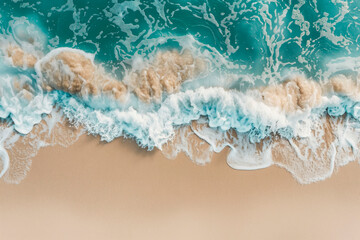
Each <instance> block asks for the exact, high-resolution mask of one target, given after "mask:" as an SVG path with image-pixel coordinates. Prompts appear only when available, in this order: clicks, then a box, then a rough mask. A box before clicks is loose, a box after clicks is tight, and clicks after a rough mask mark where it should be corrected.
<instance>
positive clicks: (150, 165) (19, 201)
mask: <svg viewBox="0 0 360 240" xmlns="http://www.w3.org/2000/svg"><path fill="white" fill-rule="evenodd" d="M225 156H226V154H225V153H224V152H222V153H220V154H218V155H216V156H215V158H214V159H213V161H212V162H211V163H210V164H208V165H206V166H197V165H195V164H194V163H192V162H191V161H189V160H188V159H187V158H186V157H185V156H184V155H183V154H181V155H180V156H178V157H177V158H176V159H175V160H168V159H166V158H165V157H163V156H162V154H161V152H159V151H153V152H147V151H146V150H142V149H139V148H138V147H137V146H136V144H135V143H133V142H131V141H124V140H117V141H114V142H112V143H109V144H103V143H99V141H98V140H97V139H96V138H93V137H90V136H82V137H81V138H80V140H79V141H77V142H76V143H75V144H73V145H72V146H70V147H68V148H62V147H49V148H45V149H42V150H40V152H39V154H38V155H37V156H36V157H35V158H34V159H33V164H32V168H31V170H30V172H29V174H28V176H27V177H26V178H25V180H23V181H22V182H21V184H19V185H11V184H5V183H4V182H1V183H0V213H1V214H0V236H1V239H7V240H17V239H37V240H38V239H88V240H91V239H157V240H159V239H356V238H357V237H356V236H360V229H359V228H358V222H359V220H360V204H359V203H360V188H359V187H358V186H359V184H360V177H359V176H360V166H359V165H358V163H351V164H349V165H347V166H345V167H343V168H340V169H339V170H338V171H337V172H336V173H334V175H333V176H332V177H331V178H330V179H327V180H325V181H322V182H318V183H313V184H310V185H300V184H298V183H297V182H296V181H295V180H294V179H293V178H292V177H291V175H290V174H289V173H288V172H287V171H285V170H284V169H281V168H279V167H270V168H267V169H263V170H256V171H236V170H233V169H231V168H229V167H228V166H227V164H226V161H225Z"/></svg>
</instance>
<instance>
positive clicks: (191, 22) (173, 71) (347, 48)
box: [0, 0, 360, 183]
mask: <svg viewBox="0 0 360 240" xmlns="http://www.w3.org/2000/svg"><path fill="white" fill-rule="evenodd" d="M0 6H1V8H0V9H1V10H0V35H1V37H0V70H1V72H0V119H1V123H0V143H1V145H0V158H1V160H2V161H1V162H0V169H1V171H0V177H2V178H3V179H4V180H5V181H6V182H11V183H19V182H20V181H21V180H22V179H23V178H24V177H25V175H26V173H27V171H28V170H29V168H30V165H31V159H32V157H34V156H35V155H36V153H37V151H38V150H39V149H40V148H41V147H45V146H53V145H56V144H59V145H61V146H64V147H66V146H69V145H70V144H72V143H74V142H75V141H76V140H77V139H78V138H79V136H81V135H82V134H84V133H87V134H91V135H94V136H100V137H101V140H102V141H107V142H110V141H112V140H114V139H116V138H120V137H125V138H131V139H134V140H135V141H136V142H137V143H138V145H139V146H141V147H144V148H147V149H148V150H149V151H150V150H152V149H154V148H157V149H160V150H161V151H162V152H163V153H164V155H165V156H167V157H169V158H174V157H176V155H177V154H178V153H179V152H185V153H186V154H187V155H188V157H189V158H190V159H191V160H192V161H194V162H195V163H197V164H202V165H203V164H206V163H208V162H210V161H211V158H212V155H213V154H214V153H218V152H221V151H224V149H228V150H227V151H229V153H228V156H227V163H228V164H229V166H231V167H232V168H235V169H241V170H254V169H259V168H266V167H269V166H271V165H274V164H275V165H278V166H280V167H283V168H285V169H287V170H288V171H289V172H291V173H292V175H293V176H294V177H295V178H296V179H297V180H298V181H299V182H300V183H311V182H315V181H319V180H323V179H325V178H327V177H329V176H331V174H332V173H333V171H334V169H336V168H338V167H340V166H343V165H345V164H347V163H349V162H351V161H359V157H358V156H359V154H358V151H359V147H360V144H359V137H360V134H359V130H360V125H359V124H360V85H359V82H360V75H359V68H360V50H359V46H360V38H359V37H358V36H359V34H360V21H359V20H358V19H359V17H360V11H359V10H360V9H359V6H360V5H359V4H358V2H357V1H350V0H349V1H340V0H339V1H330V0H329V1H319V2H318V1H316V0H313V1H294V2H293V1H230V2H219V1H194V2H189V3H188V2H184V1H168V0H164V1H161V0H159V1H139V0H135V1H120V0H119V1H117V0H111V1H110V0H109V1H86V0H67V1H57V2H56V3H46V2H41V1H31V0H23V1H22V0H13V1H10V0H5V1H3V2H2V3H0Z"/></svg>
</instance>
